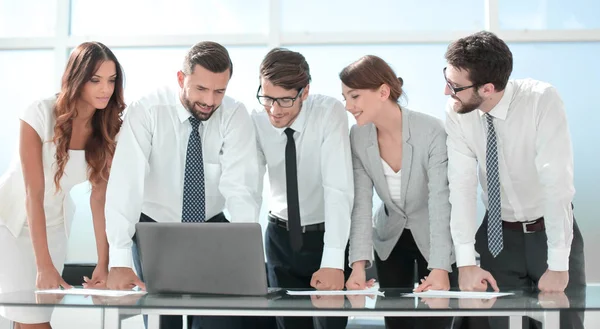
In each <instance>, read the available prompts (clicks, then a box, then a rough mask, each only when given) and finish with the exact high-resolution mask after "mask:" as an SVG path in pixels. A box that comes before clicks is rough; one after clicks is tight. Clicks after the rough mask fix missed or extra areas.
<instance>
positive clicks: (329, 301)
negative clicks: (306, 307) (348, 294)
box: [310, 295, 344, 308]
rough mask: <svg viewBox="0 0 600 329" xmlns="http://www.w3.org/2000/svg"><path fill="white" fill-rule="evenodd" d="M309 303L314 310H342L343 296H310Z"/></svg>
mask: <svg viewBox="0 0 600 329" xmlns="http://www.w3.org/2000/svg"><path fill="white" fill-rule="evenodd" d="M310 301H311V303H312V304H313V306H314V307H316V308H344V295H333V296H328V295H327V296H325V295H311V296H310Z"/></svg>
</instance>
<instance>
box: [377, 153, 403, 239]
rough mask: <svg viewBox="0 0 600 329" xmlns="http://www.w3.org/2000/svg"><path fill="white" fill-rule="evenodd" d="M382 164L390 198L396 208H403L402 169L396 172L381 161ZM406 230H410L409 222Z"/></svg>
mask: <svg viewBox="0 0 600 329" xmlns="http://www.w3.org/2000/svg"><path fill="white" fill-rule="evenodd" d="M381 164H382V165H383V174H384V175H385V180H386V181H387V185H388V189H389V191H390V196H391V197H392V201H394V203H395V204H396V206H398V207H401V206H400V205H401V203H400V196H401V195H402V169H400V170H398V172H395V171H394V169H392V167H390V165H389V164H388V163H387V162H385V160H383V158H382V159H381ZM405 228H407V229H408V222H406V226H405Z"/></svg>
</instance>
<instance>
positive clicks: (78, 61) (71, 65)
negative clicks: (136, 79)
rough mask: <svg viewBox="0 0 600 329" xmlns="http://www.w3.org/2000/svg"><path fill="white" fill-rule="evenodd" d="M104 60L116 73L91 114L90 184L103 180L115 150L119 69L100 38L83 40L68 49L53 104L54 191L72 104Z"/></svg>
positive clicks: (69, 128) (120, 82)
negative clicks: (110, 90) (99, 106)
mask: <svg viewBox="0 0 600 329" xmlns="http://www.w3.org/2000/svg"><path fill="white" fill-rule="evenodd" d="M105 61H112V62H114V63H115V67H116V70H117V77H116V80H115V89H114V91H113V94H112V95H111V96H110V100H109V101H108V105H107V106H106V108H105V109H102V110H99V111H96V112H95V113H94V115H93V117H92V134H91V136H90V138H89V139H88V140H87V142H86V144H85V160H86V162H87V164H88V177H89V180H90V182H91V184H92V186H96V185H97V184H99V183H100V182H101V181H107V180H108V175H109V168H110V163H111V161H112V157H113V155H114V154H115V147H116V142H115V137H116V135H117V133H118V132H119V129H121V124H122V123H123V119H122V114H123V110H124V109H125V101H124V100H123V80H124V78H123V69H122V68H121V64H119V61H117V58H116V57H115V55H114V54H113V53H112V51H111V50H110V49H108V47H106V46H105V45H103V44H101V43H100V42H85V43H82V44H80V45H79V46H77V48H75V49H74V50H73V52H72V53H71V56H70V57H69V61H68V62H67V67H66V69H65V72H64V74H63V76H62V84H61V88H60V93H59V94H58V98H57V100H56V105H55V106H54V115H55V117H56V124H55V126H54V138H53V142H54V144H56V155H55V159H56V164H57V170H56V173H55V175H54V184H55V186H56V191H59V190H60V185H59V182H60V179H61V177H62V176H63V173H64V170H65V166H66V165H67V161H69V144H70V141H71V133H72V132H73V120H72V119H73V118H75V117H77V109H76V108H75V106H76V104H77V101H78V100H79V98H80V97H81V91H82V89H83V86H84V85H85V84H86V83H87V82H88V81H90V79H91V78H92V76H93V75H94V74H95V73H96V70H97V69H98V67H99V66H100V64H102V63H103V62H105Z"/></svg>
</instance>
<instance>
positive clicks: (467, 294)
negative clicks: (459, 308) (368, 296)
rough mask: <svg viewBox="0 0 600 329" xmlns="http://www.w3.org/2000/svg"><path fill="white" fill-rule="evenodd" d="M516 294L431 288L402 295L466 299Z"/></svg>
mask: <svg viewBox="0 0 600 329" xmlns="http://www.w3.org/2000/svg"><path fill="white" fill-rule="evenodd" d="M510 295H514V293H512V292H485V291H484V292H479V291H444V290H429V291H425V292H415V293H410V294H405V295H402V297H421V298H458V299H461V298H464V299H469V298H470V299H491V298H497V297H503V296H510Z"/></svg>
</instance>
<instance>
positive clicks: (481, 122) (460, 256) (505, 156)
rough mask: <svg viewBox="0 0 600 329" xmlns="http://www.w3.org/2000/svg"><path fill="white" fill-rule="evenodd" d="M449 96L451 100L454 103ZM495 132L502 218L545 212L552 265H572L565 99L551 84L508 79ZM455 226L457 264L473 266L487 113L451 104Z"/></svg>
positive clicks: (450, 163) (569, 153)
mask: <svg viewBox="0 0 600 329" xmlns="http://www.w3.org/2000/svg"><path fill="white" fill-rule="evenodd" d="M450 103H451V102H450V101H449V104H450ZM489 113H490V115H492V116H493V117H494V128H495V130H496V135H497V147H498V168H499V174H500V185H501V202H502V220H504V221H509V222H525V221H531V220H535V219H537V218H539V217H542V216H543V217H544V219H545V225H546V233H547V235H548V267H549V269H550V270H554V271H566V270H568V269H569V254H570V250H571V241H572V239H573V212H572V210H571V202H572V200H573V195H574V194H575V188H574V186H573V152H572V147H571V137H570V134H569V128H568V125H567V118H566V113H565V109H564V104H563V102H562V100H561V98H560V97H559V95H558V93H557V91H556V89H555V88H554V87H552V86H551V85H549V84H547V83H544V82H540V81H535V80H531V79H526V80H514V81H509V83H508V85H507V86H506V89H505V92H504V95H503V96H502V99H501V100H500V102H499V103H498V104H497V105H496V106H495V107H494V108H493V109H492V110H491V111H490V112H489ZM446 129H447V132H448V179H449V181H450V202H451V204H452V214H451V231H452V239H453V240H454V244H455V248H456V260H457V265H458V266H459V267H460V266H468V265H475V264H476V263H475V248H474V241H475V232H476V200H477V198H476V194H477V174H478V172H477V169H478V167H479V182H480V183H481V187H482V189H483V195H482V199H483V202H484V204H485V206H486V208H487V206H488V197H487V176H486V168H485V155H486V139H487V127H486V123H485V117H484V112H482V111H480V110H475V111H473V112H471V113H468V114H458V113H456V112H455V111H453V110H452V108H451V107H450V105H449V106H448V110H447V120H446Z"/></svg>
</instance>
